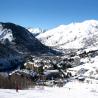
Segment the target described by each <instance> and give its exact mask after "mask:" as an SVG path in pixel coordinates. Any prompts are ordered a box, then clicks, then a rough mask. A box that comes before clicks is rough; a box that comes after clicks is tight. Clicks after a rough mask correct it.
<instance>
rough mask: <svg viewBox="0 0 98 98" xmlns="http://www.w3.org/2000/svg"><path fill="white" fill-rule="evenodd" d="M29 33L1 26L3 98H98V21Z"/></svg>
mask: <svg viewBox="0 0 98 98" xmlns="http://www.w3.org/2000/svg"><path fill="white" fill-rule="evenodd" d="M17 27H18V28H17ZM29 31H30V32H29ZM29 31H28V30H27V29H25V28H23V27H22V28H21V27H20V26H18V25H15V24H9V23H8V24H3V26H2V23H1V25H0V44H1V45H0V46H1V47H0V48H2V49H3V50H4V51H3V53H2V49H0V69H2V68H8V67H10V66H13V65H18V66H17V67H15V68H14V69H13V70H7V69H6V70H5V71H2V72H0V87H1V89H0V98H9V97H13V98H16V97H18V98H46V97H47V98H54V97H56V98H85V97H89V98H97V97H98V88H97V86H98V21H97V20H87V21H84V22H81V23H71V24H69V25H60V26H58V27H57V28H54V29H51V30H47V31H44V30H41V29H35V30H34V29H32V28H29ZM17 32H18V33H17ZM34 34H35V35H34ZM40 41H41V42H40ZM8 50H9V53H7V52H6V51H8ZM3 54H4V55H5V56H4V55H3ZM12 58H13V59H12ZM2 59H3V60H6V61H4V62H3V60H2ZM9 61H10V64H8V63H9ZM13 61H14V62H13ZM2 62H3V63H4V64H3V63H2ZM6 62H8V63H6ZM5 63H6V64H5ZM20 63H21V64H20ZM21 65H22V66H21ZM5 81H6V83H5ZM16 86H19V87H18V91H16Z"/></svg>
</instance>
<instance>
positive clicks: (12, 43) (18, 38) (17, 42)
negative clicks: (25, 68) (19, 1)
mask: <svg viewBox="0 0 98 98" xmlns="http://www.w3.org/2000/svg"><path fill="white" fill-rule="evenodd" d="M0 42H1V43H2V44H4V45H7V46H9V47H11V48H13V49H14V50H16V51H18V52H20V53H23V54H24V53H27V52H29V53H30V52H31V53H37V54H38V53H48V52H50V51H51V49H50V48H49V47H47V46H45V45H43V44H42V43H41V42H40V41H39V40H38V39H37V38H35V36H34V35H33V34H31V33H30V32H29V31H28V30H27V29H25V28H24V27H22V26H19V25H16V24H13V23H0Z"/></svg>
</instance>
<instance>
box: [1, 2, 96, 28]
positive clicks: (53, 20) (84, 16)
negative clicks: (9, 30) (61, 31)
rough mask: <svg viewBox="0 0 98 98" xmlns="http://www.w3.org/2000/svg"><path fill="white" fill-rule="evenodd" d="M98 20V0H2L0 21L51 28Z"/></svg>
mask: <svg viewBox="0 0 98 98" xmlns="http://www.w3.org/2000/svg"><path fill="white" fill-rule="evenodd" d="M90 19H95V20H98V0H0V22H13V23H16V24H19V25H22V26H25V27H40V28H43V29H50V28H54V27H56V26H59V25H61V24H69V23H72V22H82V21H85V20H90Z"/></svg>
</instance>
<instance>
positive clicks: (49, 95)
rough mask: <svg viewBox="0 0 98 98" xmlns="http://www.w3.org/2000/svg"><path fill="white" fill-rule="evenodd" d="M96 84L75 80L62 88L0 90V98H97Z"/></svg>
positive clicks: (97, 89)
mask: <svg viewBox="0 0 98 98" xmlns="http://www.w3.org/2000/svg"><path fill="white" fill-rule="evenodd" d="M97 86H98V84H87V83H81V82H78V81H76V80H74V81H72V82H69V83H67V84H65V86H64V87H44V88H41V87H35V88H32V89H29V90H19V92H16V90H9V89H0V98H87V97H88V98H98V88H97Z"/></svg>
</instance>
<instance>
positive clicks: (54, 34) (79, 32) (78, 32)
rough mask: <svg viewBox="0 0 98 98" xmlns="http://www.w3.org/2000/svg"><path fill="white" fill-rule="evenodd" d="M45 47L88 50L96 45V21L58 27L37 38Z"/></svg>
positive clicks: (97, 37) (97, 35) (97, 29)
mask: <svg viewBox="0 0 98 98" xmlns="http://www.w3.org/2000/svg"><path fill="white" fill-rule="evenodd" d="M37 38H38V39H39V40H40V41H41V42H42V43H43V44H45V45H48V46H52V47H56V48H60V49H67V48H68V49H69V48H71V49H72V48H75V49H80V48H88V47H95V46H97V45H98V21H96V20H87V21H84V22H82V23H71V24H69V25H60V26H58V27H57V28H54V29H51V30H48V31H46V32H45V33H42V34H40V35H38V36H37Z"/></svg>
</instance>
